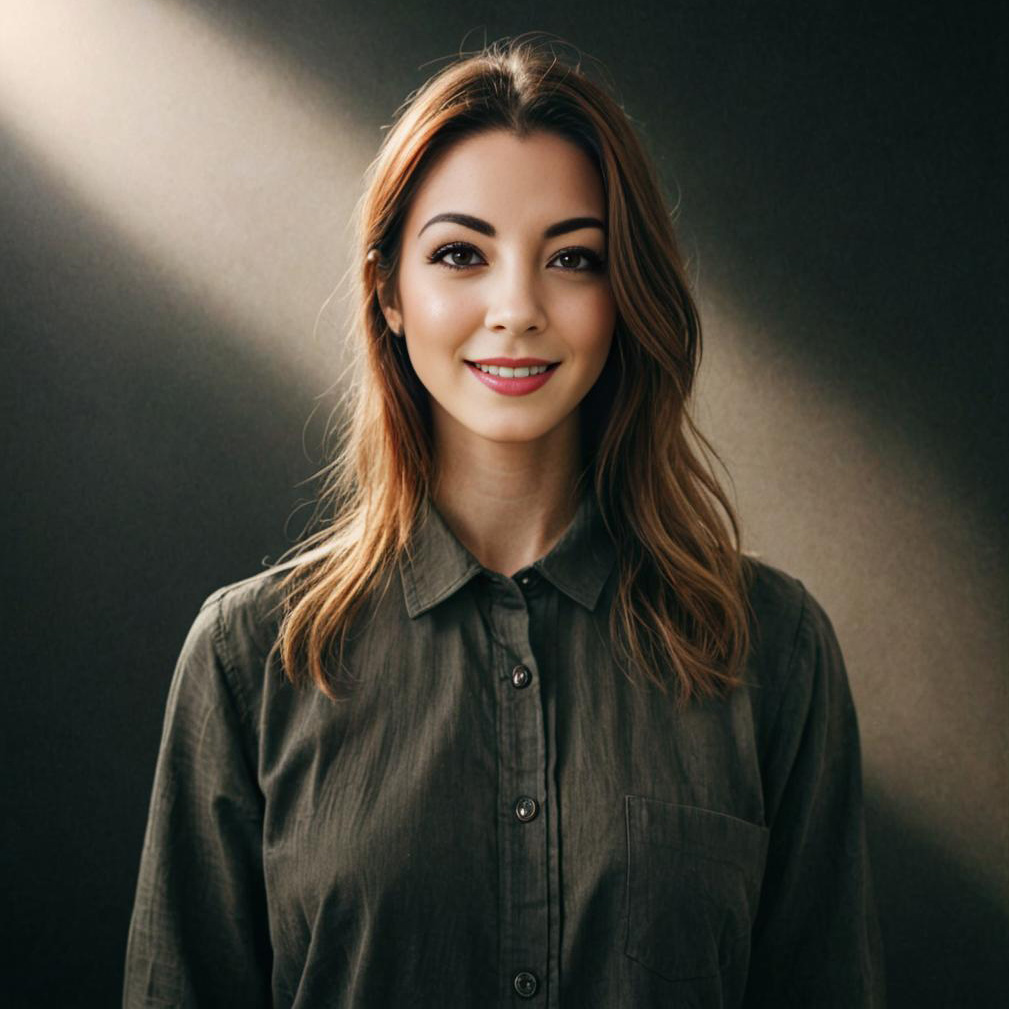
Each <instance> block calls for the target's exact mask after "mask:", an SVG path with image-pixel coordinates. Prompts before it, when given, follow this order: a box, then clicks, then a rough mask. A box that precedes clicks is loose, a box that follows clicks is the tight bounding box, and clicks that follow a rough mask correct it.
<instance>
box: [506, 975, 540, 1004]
mask: <svg viewBox="0 0 1009 1009" xmlns="http://www.w3.org/2000/svg"><path fill="white" fill-rule="evenodd" d="M512 984H514V985H515V991H517V992H518V993H519V995H521V996H522V998H532V997H533V995H535V994H536V989H537V988H538V987H539V981H537V980H536V975H535V974H533V972H532V971H528V970H520V971H519V972H518V973H517V974H516V975H515V978H514V980H513V981H512Z"/></svg>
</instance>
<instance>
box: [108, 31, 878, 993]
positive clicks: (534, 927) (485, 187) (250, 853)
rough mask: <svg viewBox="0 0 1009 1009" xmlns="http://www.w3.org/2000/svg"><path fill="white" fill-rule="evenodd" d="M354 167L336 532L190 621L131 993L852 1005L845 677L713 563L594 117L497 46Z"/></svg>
mask: <svg viewBox="0 0 1009 1009" xmlns="http://www.w3.org/2000/svg"><path fill="white" fill-rule="evenodd" d="M367 181H368V185H367V189H366V192H365V194H364V198H363V200H362V202H361V204H360V205H359V219H358V223H359V234H358V239H359V251H360V264H361V268H360V274H359V277H360V284H361V287H360V293H361V298H360V311H359V314H358V316H357V318H356V320H355V322H356V325H355V327H354V333H355V334H356V339H358V340H359V341H360V342H359V344H358V350H359V351H360V355H359V360H358V366H359V367H358V372H357V376H356V381H355V382H354V383H353V384H352V386H351V390H352V395H353V400H352V402H351V405H350V409H349V411H348V416H349V423H348V426H347V427H346V429H345V430H344V434H345V437H344V440H343V442H342V447H341V453H340V455H339V456H338V457H337V458H336V460H335V462H334V463H333V467H332V470H331V476H330V481H329V483H328V485H327V487H326V495H327V498H328V500H329V502H330V504H331V506H332V512H333V519H332V524H331V525H330V526H328V527H324V528H321V529H320V530H319V531H318V532H316V533H315V534H314V535H313V536H311V537H308V538H307V539H306V540H305V541H304V543H303V544H301V545H300V547H299V549H298V551H297V553H296V556H295V557H293V558H291V559H288V560H287V561H286V562H285V563H283V564H280V565H278V566H275V567H274V568H272V569H270V570H268V571H265V572H261V573H260V574H257V575H254V576H253V577H251V578H249V579H246V580H244V581H241V582H238V583H236V584H232V585H228V586H225V587H223V588H220V589H218V590H217V591H216V592H214V593H213V594H211V595H210V596H209V598H207V600H206V601H205V602H204V604H203V606H202V608H201V609H200V611H199V614H198V616H197V617H196V620H195V622H194V624H193V626H192V628H191V630H190V633H189V636H188V638H187V640H186V642H185V645H184V647H183V650H182V654H181V656H180V659H179V663H178V666H177V668H176V671H175V676H174V679H173V682H172V687H171V692H170V696H169V699H168V706H167V712H166V718H165V727H164V733H163V737H162V742H161V750H160V754H159V758H158V767H157V772H156V776H155V782H154V791H153V796H152V800H151V808H150V819H149V823H148V829H147V836H146V840H145V844H144V851H143V857H142V863H141V868H140V878H139V882H138V887H137V897H136V905H135V908H134V913H133V920H132V924H131V930H130V936H129V946H128V952H127V964H126V968H127V969H126V982H125V994H124V1002H125V1005H127V1006H131V1007H132V1006H148V1005H150V1006H153V1005H157V1006H165V1005H172V1006H178V1005H185V1006H190V1005H200V1006H215V1007H217V1006H241V1007H244V1009H249V1007H253V1006H265V1005H274V1006H301V1007H316V1006H320V1007H321V1006H327V1007H328V1006H407V1005H416V1006H443V1005H451V1006H474V1007H485V1006H497V1005H513V1004H518V1003H529V1004H532V1005H537V1004H538V1005H544V1006H546V1005H550V1006H557V1005H561V1004H563V1005H567V1006H574V1007H586V1006H599V1007H606V1009H613V1007H622V1006H628V1007H630V1006H634V1007H645V1006H667V1005H676V1006H679V1005H682V1006H705V1007H707V1006H712V1007H714V1006H774V1007H781V1006H837V1007H842V1006H843V1007H844V1009H853V1007H859V1006H870V1005H872V1006H878V1005H882V998H883V996H882V965H881V960H880V944H879V936H878V930H877V925H876V918H875V911H874V907H873V898H872V891H871V881H870V873H869V864H868V860H867V854H866V842H865V831H864V824H863V812H862V799H861V775H860V757H859V739H858V728H857V722H856V716H855V711H854V710H853V707H852V701H851V695H850V691H849V687H848V682H847V677H846V673H845V670H844V664H843V660H842V657H841V653H840V651H839V648H838V644H837V640H836V638H835V635H834V632H833V629H832V627H831V624H830V622H829V620H828V618H827V616H826V615H825V613H824V611H823V609H822V608H821V607H820V606H819V605H818V603H817V602H816V601H815V600H814V599H813V598H812V597H811V596H810V594H809V593H808V592H807V591H806V590H805V588H804V587H803V586H802V584H801V583H800V582H798V581H797V580H796V579H794V578H792V577H790V576H789V575H787V574H785V573H783V572H781V571H779V570H776V569H775V568H773V567H770V566H769V565H767V564H764V563H761V562H758V561H757V560H755V559H753V558H751V557H748V556H746V555H744V554H743V553H742V552H741V550H740V549H739V533H738V527H737V523H736V519H735V517H734V515H733V510H732V508H731V506H730V504H729V501H728V500H727V498H726V496H725V495H724V493H723V491H722V489H721V488H720V486H719V484H718V483H717V481H716V479H715V477H714V476H713V474H712V472H711V470H710V469H709V467H708V465H707V462H706V459H707V455H706V454H705V452H706V449H707V443H706V442H705V441H704V439H703V437H701V436H700V435H699V434H698V432H697V431H696V429H695V428H694V427H693V425H692V423H691V420H690V416H689V414H688V412H687V407H688V402H689V398H690V393H691V387H692V383H693V379H694V374H695V371H696V368H697V364H698V360H699V356H700V330H699V325H698V318H697V312H696V309H695V307H694V304H693V302H692V300H691V296H690V293H689V291H688V289H687V285H686V283H685V280H684V272H683V266H682V263H681V260H680V257H679V254H678V252H677V248H676V244H675V241H674V238H673V234H672V230H671V225H670V218H669V214H668V212H667V211H666V209H665V208H664V205H663V200H662V195H661V187H660V185H659V182H658V179H657V176H656V173H655V171H654V168H653V167H652V166H651V164H650V163H649V161H648V159H647V157H646V155H645V153H644V151H643V149H642V145H641V143H640V141H639V140H638V139H637V137H636V135H635V133H634V130H633V129H632V126H631V125H630V123H629V121H628V119H627V117H626V116H625V114H624V113H623V111H622V109H621V108H620V106H619V105H618V104H617V103H616V102H615V101H614V100H613V99H612V98H611V97H610V96H609V95H608V94H607V93H606V92H605V91H604V90H602V89H601V88H599V87H598V86H596V85H595V84H594V83H593V82H591V81H590V80H589V79H588V78H587V77H586V76H585V75H584V74H583V73H582V72H581V70H580V68H579V67H578V66H572V65H570V64H566V63H564V62H563V61H561V60H560V59H558V58H557V57H556V55H555V54H554V53H553V52H552V51H547V50H546V49H545V48H544V47H542V46H540V45H538V44H536V43H534V42H533V41H531V40H529V39H527V38H520V39H516V40H514V41H512V42H510V43H503V44H495V45H492V46H490V47H488V48H487V49H485V50H484V51H483V52H481V53H480V54H478V55H476V56H473V57H470V58H467V59H460V60H459V61H457V62H456V63H454V64H453V65H450V66H448V67H446V68H445V69H443V70H442V71H441V72H440V73H438V74H437V75H436V76H435V77H434V78H432V79H431V80H430V81H429V82H428V83H427V84H426V85H425V86H424V87H423V88H422V89H420V90H419V91H418V92H417V93H416V94H415V95H414V96H413V98H412V100H411V101H410V102H409V103H408V105H407V106H406V107H405V109H404V110H403V111H402V113H401V115H400V116H399V118H398V120H397V122H396V124H395V125H394V127H393V128H392V129H391V131H390V132H389V134H388V136H387V137H386V139H385V142H384V144H383V146H382V150H381V152H380V154H379V156H378V158H377V159H376V161H375V162H374V164H373V165H372V167H371V169H370V171H369V177H368V180H367Z"/></svg>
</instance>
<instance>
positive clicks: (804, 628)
mask: <svg viewBox="0 0 1009 1009" xmlns="http://www.w3.org/2000/svg"><path fill="white" fill-rule="evenodd" d="M744 561H745V566H746V570H747V576H748V577H747V585H748V601H749V605H750V620H751V623H750V628H751V636H752V637H751V662H750V668H751V672H752V673H754V674H755V678H756V682H758V683H759V684H760V685H761V686H762V687H763V688H765V689H769V690H770V691H771V692H772V693H777V692H779V691H781V690H784V689H785V688H786V687H787V686H788V685H789V684H790V683H791V682H793V681H794V680H795V679H796V678H797V677H798V678H800V679H801V678H806V677H809V676H812V675H813V674H814V671H815V667H816V666H817V664H818V663H821V662H822V660H823V659H825V658H836V659H838V660H839V659H840V651H839V649H838V647H837V640H836V636H835V633H834V628H833V625H832V624H831V621H830V618H829V616H828V615H827V612H826V610H825V609H824V608H823V606H822V605H821V604H820V601H819V600H818V599H817V598H816V597H815V596H814V595H813V593H811V592H810V591H809V589H808V588H807V587H806V586H805V585H804V584H803V582H802V581H801V580H800V579H799V578H797V577H796V576H794V575H792V574H790V573H789V572H787V571H784V570H782V569H781V568H779V567H776V566H774V565H773V564H770V563H768V562H767V561H765V560H763V559H761V558H760V557H758V556H756V555H753V554H746V555H745V556H744ZM841 674H842V675H843V668H842V673H841Z"/></svg>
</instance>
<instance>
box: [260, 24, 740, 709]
mask: <svg viewBox="0 0 1009 1009" xmlns="http://www.w3.org/2000/svg"><path fill="white" fill-rule="evenodd" d="M538 34H539V33H529V34H527V35H523V36H518V37H517V38H515V39H507V38H506V39H503V40H500V41H497V42H493V43H491V44H490V45H485V46H484V47H483V48H482V49H481V50H480V51H478V52H476V53H475V54H472V55H468V56H460V57H459V58H458V59H456V60H455V61H454V62H452V63H449V64H448V65H447V66H445V67H444V68H442V69H441V70H440V71H438V72H437V73H436V74H434V75H433V76H432V77H431V78H429V79H428V80H427V81H426V83H424V84H423V86H421V87H420V88H418V89H417V90H416V91H415V92H413V93H412V94H411V95H410V96H408V98H407V100H406V101H405V102H404V104H403V105H402V106H401V108H400V109H399V110H397V113H396V115H395V117H394V122H393V124H392V126H391V127H390V129H389V132H388V133H387V135H386V137H385V139H384V141H383V143H382V145H381V148H380V150H379V153H378V154H377V156H376V157H375V159H374V161H373V162H372V163H371V165H370V166H369V168H368V170H367V173H366V175H365V187H364V192H363V193H362V195H361V198H360V199H359V201H358V204H357V208H356V216H355V220H354V224H355V228H356V234H355V244H356V250H355V251H356V257H355V259H354V264H355V266H354V267H352V269H356V270H357V271H358V272H357V281H358V285H359V287H358V291H359V297H358V298H357V299H356V302H355V305H354V312H353V313H352V318H351V320H350V326H349V329H348V339H349V341H350V343H351V347H350V353H351V368H352V380H351V382H350V383H348V385H347V388H346V392H345V394H344V406H345V409H344V410H343V413H342V423H341V427H340V430H339V432H338V433H339V442H338V447H337V450H336V451H335V452H334V453H333V456H332V459H331V461H330V462H328V463H327V464H326V466H325V467H324V470H323V473H324V476H325V479H324V483H323V486H322V490H321V493H320V495H319V497H318V502H317V503H318V505H319V506H321V507H323V508H324V510H325V513H324V514H323V515H322V517H321V521H320V520H319V513H318V511H317V513H316V518H315V519H314V520H313V521H314V522H316V523H317V524H318V525H319V528H317V529H316V530H315V531H314V532H309V531H308V530H306V532H305V533H304V534H302V538H301V540H300V542H298V543H296V544H295V546H294V547H292V548H290V550H289V551H288V552H287V553H288V554H294V559H293V561H292V560H287V561H286V562H284V566H285V567H289V570H288V571H287V574H286V575H285V576H284V577H283V579H282V580H281V582H280V588H281V600H282V601H281V608H282V610H283V618H282V620H281V622H280V629H279V635H278V638H277V641H276V643H275V645H274V648H275V650H277V651H279V654H280V656H281V661H282V666H283V670H284V675H285V676H287V678H288V679H289V680H290V681H291V682H292V683H293V684H295V685H301V684H302V683H309V684H310V683H313V682H314V684H315V685H316V686H317V687H318V688H319V689H320V690H321V691H322V692H323V693H324V694H326V695H327V696H328V697H329V698H331V699H333V700H337V699H338V698H339V696H340V694H341V692H342V691H341V688H340V684H341V682H342V680H341V677H340V672H341V671H342V670H343V657H344V646H345V643H346V640H347V638H348V635H349V632H350V630H351V627H352V624H353V622H354V619H355V617H356V615H357V614H358V613H359V612H360V611H361V608H362V605H363V604H364V602H365V600H366V599H367V598H368V597H369V595H370V594H371V593H372V592H375V591H378V590H379V589H380V588H383V587H384V588H388V585H389V582H390V580H391V577H392V573H393V571H394V570H395V568H396V565H397V562H398V560H399V558H400V557H401V556H402V555H403V553H404V551H409V545H410V538H411V534H412V531H413V529H414V528H415V523H416V522H417V521H418V519H419V518H420V516H421V514H422V508H423V505H424V502H425V499H426V497H427V495H429V494H430V493H431V491H432V488H433V487H435V486H437V484H436V480H437V471H436V462H437V460H436V455H435V445H434V443H433V436H432V423H431V410H430V404H429V401H428V393H427V390H426V389H425V388H424V386H423V385H422V384H421V382H420V380H419V378H418V377H417V374H416V372H415V371H414V369H413V366H412V365H411V363H410V359H409V356H408V355H407V353H406V350H405V346H404V345H405V341H404V340H402V339H400V338H398V337H397V335H396V334H394V333H393V332H392V331H391V330H390V328H389V326H388V324H387V322H386V319H385V316H384V314H383V312H382V301H380V296H381V294H382V292H383V291H385V290H387V289H388V285H394V284H395V280H396V275H397V267H398V262H399V250H400V237H401V230H402V226H403V222H404V220H405V218H406V214H407V210H408V207H409V206H410V202H411V198H412V196H413V194H414V193H415V192H416V191H417V189H418V187H419V185H420V183H421V181H422V179H423V177H424V173H425V170H426V169H427V167H428V166H430V165H431V164H432V163H433V162H434V160H435V159H436V158H437V157H438V155H439V154H440V153H442V152H444V151H445V150H446V149H447V148H448V147H449V146H450V145H452V144H454V143H457V142H458V141H460V140H462V139H463V138H466V137H471V136H474V135H476V134H478V133H482V132H485V131H488V130H506V131H509V132H511V133H512V134H514V135H516V136H517V137H519V138H522V137H525V136H527V135H528V134H529V133H530V132H532V131H541V130H546V131H551V132H552V133H555V134H557V135H559V136H561V137H563V138H565V139H567V140H568V141H570V142H572V143H574V144H576V145H577V146H578V147H579V148H581V149H582V150H583V151H585V152H586V153H587V154H588V156H589V157H590V158H591V159H592V161H593V163H594V164H595V165H597V166H598V169H599V173H600V175H601V178H602V182H603V186H604V190H605V197H606V223H607V236H608V237H607V242H608V248H607V267H606V268H607V270H608V278H609V283H610V284H611V287H612V291H613V295H614V298H615V302H616V306H617V322H616V327H615V330H614V334H613V341H612V345H611V350H610V355H609V359H608V360H607V363H606V366H605V367H604V369H603V371H602V373H601V375H600V377H599V379H598V380H597V382H596V384H595V385H594V386H593V387H592V389H591V390H590V391H589V392H588V393H587V394H586V396H585V397H584V398H583V400H582V402H581V403H580V404H579V407H578V409H579V411H580V422H581V424H580V426H581V443H582V460H581V468H580V469H579V471H578V472H579V475H578V477H577V486H576V493H581V492H582V491H584V489H585V488H586V487H587V486H589V483H590V482H591V484H592V485H593V486H594V490H595V493H596V497H597V500H598V503H599V507H600V511H601V513H602V517H603V521H604V523H605V526H606V528H607V530H608V532H609V534H610V536H611V537H612V539H613V541H614V543H615V545H616V548H617V578H618V580H617V584H616V589H615V594H614V597H613V606H612V608H611V611H610V614H609V630H610V637H611V641H612V642H613V655H614V661H615V662H617V663H618V664H619V665H620V666H621V668H622V669H623V672H624V675H626V676H627V677H628V678H629V679H630V680H631V681H632V682H637V681H638V678H639V677H644V678H645V679H647V680H650V681H652V682H653V683H654V684H655V685H656V686H657V687H658V688H659V689H660V690H662V691H664V692H668V690H669V688H670V687H671V686H673V687H675V691H674V693H675V700H676V703H677V705H678V706H679V707H684V706H686V705H687V704H688V703H689V702H690V700H691V699H692V698H695V697H696V698H702V697H712V696H724V695H725V694H727V693H728V692H729V691H730V690H732V689H733V688H734V687H736V686H738V685H739V684H740V683H741V682H742V680H741V671H742V665H743V663H744V661H745V656H746V653H747V650H748V647H749V633H750V630H749V622H748V612H749V611H748V603H747V581H748V576H747V570H748V568H747V561H746V558H745V556H744V555H743V554H742V551H741V549H740V534H739V524H738V520H737V517H736V515H735V513H734V510H733V508H732V506H731V503H730V501H729V500H728V498H727V495H726V494H725V492H724V491H723V489H722V487H721V486H720V484H719V482H718V480H717V479H716V477H715V474H714V470H713V468H712V459H714V460H718V456H717V454H716V453H715V451H714V449H713V448H712V447H711V445H710V443H709V442H708V441H707V439H705V438H704V436H703V435H702V434H701V433H700V432H699V431H698V429H697V428H696V426H695V424H694V422H693V420H692V418H691V416H690V413H689V412H688V405H689V402H690V396H691V390H692V387H693V383H694V378H695V374H696V372H697V368H698V365H699V363H700V357H701V331H700V322H699V318H698V313H697V309H696V306H695V303H694V300H693V298H692V296H691V293H690V291H689V289H688V283H687V280H686V276H685V271H684V266H683V262H682V259H681V256H680V253H679V250H678V247H677V243H676V240H675V237H674V233H673V224H672V219H673V211H671V210H669V209H667V207H666V204H665V201H664V197H663V191H662V187H661V185H660V182H659V179H658V176H657V173H656V170H655V168H654V166H653V164H652V162H651V160H650V158H649V157H648V155H647V153H646V151H645V149H644V147H643V145H642V142H641V141H640V140H639V138H638V136H637V135H636V133H635V129H634V127H633V125H632V122H631V120H630V118H629V117H628V115H627V114H626V113H625V112H624V110H623V107H622V105H621V104H620V103H619V102H618V101H617V100H616V99H615V98H614V97H611V95H610V93H609V91H608V90H607V89H606V88H605V87H603V86H601V85H598V84H596V83H595V82H594V81H592V80H591V79H590V77H589V76H588V75H587V74H586V73H585V72H584V71H583V70H582V67H581V60H580V58H579V60H578V61H577V62H572V61H570V60H566V59H564V58H563V57H562V56H560V55H558V53H557V52H556V51H555V49H554V48H553V45H552V43H551V42H550V41H545V42H544V41H543V40H542V39H538V38H537V37H536V35H538ZM372 250H376V252H372ZM369 253H371V255H369ZM327 515H328V517H327ZM310 525H311V523H310ZM282 560H283V559H282ZM280 563H281V562H278V565H277V566H278V567H279V566H280ZM337 643H338V644H339V650H338V655H337V670H338V671H337V672H336V674H335V675H334V671H333V669H332V663H331V662H330V661H329V659H330V658H331V657H332V656H333V655H334V652H335V645H336V644H337Z"/></svg>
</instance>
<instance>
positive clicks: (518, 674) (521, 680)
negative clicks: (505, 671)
mask: <svg viewBox="0 0 1009 1009" xmlns="http://www.w3.org/2000/svg"><path fill="white" fill-rule="evenodd" d="M532 678H533V674H532V673H531V672H529V670H528V669H527V668H526V667H525V666H516V667H515V668H514V669H513V670H512V686H513V687H515V688H517V689H518V690H521V689H522V688H523V687H528V686H529V681H530V680H531V679H532Z"/></svg>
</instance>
